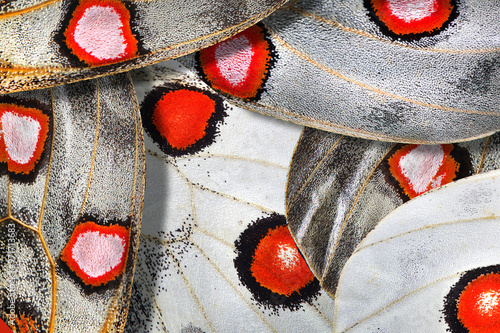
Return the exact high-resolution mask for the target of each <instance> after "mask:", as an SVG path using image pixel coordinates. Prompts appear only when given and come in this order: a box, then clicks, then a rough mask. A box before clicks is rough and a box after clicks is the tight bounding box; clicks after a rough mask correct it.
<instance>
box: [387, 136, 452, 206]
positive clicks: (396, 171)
mask: <svg viewBox="0 0 500 333" xmlns="http://www.w3.org/2000/svg"><path fill="white" fill-rule="evenodd" d="M452 150H453V145H451V144H447V145H405V146H403V147H402V148H401V149H399V150H397V151H396V152H395V153H394V154H393V155H392V156H391V157H390V158H389V160H388V163H389V171H390V173H391V175H392V176H393V177H394V178H395V179H396V180H397V181H398V183H399V185H400V186H401V188H402V189H403V191H404V193H405V194H406V195H408V197H409V198H410V199H412V198H414V197H416V196H418V195H420V194H422V193H424V192H427V191H428V190H430V189H433V188H436V187H439V186H441V185H444V184H447V183H449V182H451V181H453V180H454V179H455V178H456V176H457V172H458V169H459V167H460V165H459V163H457V162H456V161H455V159H454V158H453V157H452V156H451V155H450V153H451V151H452Z"/></svg>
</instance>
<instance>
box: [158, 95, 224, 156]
mask: <svg viewBox="0 0 500 333" xmlns="http://www.w3.org/2000/svg"><path fill="white" fill-rule="evenodd" d="M214 113H215V101H214V100H212V99H211V98H210V97H208V96H207V95H205V94H204V93H202V92H198V91H192V90H186V89H180V90H176V91H171V92H169V93H166V94H165V95H163V96H162V97H161V98H160V100H159V101H158V102H157V103H156V106H155V108H154V111H153V116H152V118H153V124H154V125H155V127H156V128H157V129H158V131H159V132H160V133H161V135H162V136H163V137H164V138H165V140H167V141H168V142H169V143H170V145H171V146H172V147H174V148H176V149H186V148H187V147H189V146H191V145H193V144H195V143H196V142H197V141H198V140H200V139H201V138H203V137H204V136H205V135H206V128H207V126H208V120H209V119H210V117H211V116H212V114H214Z"/></svg>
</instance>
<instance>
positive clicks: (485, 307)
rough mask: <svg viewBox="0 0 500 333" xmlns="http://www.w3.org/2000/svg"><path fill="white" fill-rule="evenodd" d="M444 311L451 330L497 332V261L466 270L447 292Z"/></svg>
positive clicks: (499, 277) (499, 328) (499, 289)
mask: <svg viewBox="0 0 500 333" xmlns="http://www.w3.org/2000/svg"><path fill="white" fill-rule="evenodd" d="M443 313H444V319H445V320H446V323H447V324H448V326H449V331H450V332H452V333H461V332H474V333H498V332H500V265H493V266H487V267H478V268H474V269H471V270H469V271H467V272H465V273H464V274H463V275H462V276H461V277H460V279H459V280H458V282H457V283H455V284H454V285H453V286H452V287H451V288H450V291H449V293H448V294H447V295H446V297H445V300H444V309H443Z"/></svg>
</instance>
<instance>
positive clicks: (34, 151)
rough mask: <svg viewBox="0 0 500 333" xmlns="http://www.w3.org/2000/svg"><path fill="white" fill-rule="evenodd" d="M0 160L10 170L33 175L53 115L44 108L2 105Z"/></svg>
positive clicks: (0, 117)
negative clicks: (46, 112)
mask: <svg viewBox="0 0 500 333" xmlns="http://www.w3.org/2000/svg"><path fill="white" fill-rule="evenodd" d="M0 126H1V132H0V162H3V163H7V168H8V170H9V171H11V172H14V173H21V174H29V173H30V172H32V171H33V170H34V168H35V165H36V164H37V162H38V161H39V160H40V157H41V155H42V152H43V149H44V146H45V141H46V140H47V133H48V130H49V117H48V116H47V115H46V114H44V113H43V112H42V111H41V110H38V109H36V108H27V107H23V106H19V105H16V104H6V103H5V104H0Z"/></svg>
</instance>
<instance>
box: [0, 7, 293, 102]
mask: <svg viewBox="0 0 500 333" xmlns="http://www.w3.org/2000/svg"><path fill="white" fill-rule="evenodd" d="M283 2H284V0H259V1H248V0H231V1H212V0H197V1H166V0H156V1H141V0H137V1H123V2H122V1H118V0H82V1H79V2H78V1H73V0H46V1H42V0H31V1H20V0H18V1H14V0H10V1H3V2H2V3H1V4H0V35H1V36H2V38H1V39H0V93H8V92H14V91H20V90H30V89H37V88H43V87H50V86H54V85H58V84H63V83H67V82H73V81H77V80H82V79H86V78H91V77H96V76H102V75H107V74H108V73H116V72H123V71H126V70H128V69H131V68H137V67H141V66H146V65H149V64H152V63H155V62H158V61H162V60H166V59H169V58H175V57H178V56H181V55H184V54H187V53H190V52H193V51H196V50H199V49H200V48H203V47H206V46H208V45H211V44H213V43H216V42H218V41H220V40H222V39H224V38H227V37H229V36H231V35H233V34H235V33H237V32H238V31H240V30H243V29H245V28H246V27H249V26H250V25H252V24H254V23H256V22H257V21H259V20H261V19H262V18H264V17H265V16H267V15H269V14H270V13H271V12H272V11H273V10H275V9H276V8H278V7H279V6H280V5H281V4H283Z"/></svg>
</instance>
